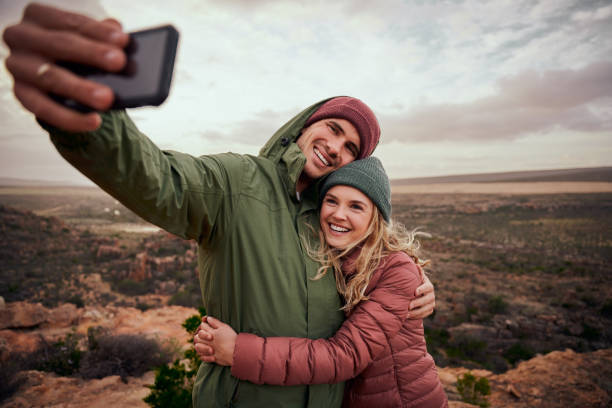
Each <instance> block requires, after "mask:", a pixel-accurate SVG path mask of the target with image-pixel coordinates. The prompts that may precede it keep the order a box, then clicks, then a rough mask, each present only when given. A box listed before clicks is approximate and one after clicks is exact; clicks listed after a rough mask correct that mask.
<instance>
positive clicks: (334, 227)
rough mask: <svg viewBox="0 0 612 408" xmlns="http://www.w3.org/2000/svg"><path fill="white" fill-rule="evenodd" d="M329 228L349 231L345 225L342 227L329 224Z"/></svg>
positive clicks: (337, 230)
mask: <svg viewBox="0 0 612 408" xmlns="http://www.w3.org/2000/svg"><path fill="white" fill-rule="evenodd" d="M329 228H331V229H332V230H334V231H336V232H348V228H343V227H340V226H338V225H334V224H329Z"/></svg>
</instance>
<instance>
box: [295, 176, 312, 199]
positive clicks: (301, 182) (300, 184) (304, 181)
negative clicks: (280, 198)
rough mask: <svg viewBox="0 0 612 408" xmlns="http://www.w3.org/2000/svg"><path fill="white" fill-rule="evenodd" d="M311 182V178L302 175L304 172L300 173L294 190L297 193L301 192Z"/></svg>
mask: <svg viewBox="0 0 612 408" xmlns="http://www.w3.org/2000/svg"><path fill="white" fill-rule="evenodd" d="M310 183H312V180H311V179H310V178H308V177H306V176H305V175H304V173H302V174H300V177H299V178H298V181H297V183H296V184H295V192H296V193H298V194H302V191H304V190H306V188H308V186H309V185H310Z"/></svg>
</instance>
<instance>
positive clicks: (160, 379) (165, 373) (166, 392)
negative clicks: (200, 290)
mask: <svg viewBox="0 0 612 408" xmlns="http://www.w3.org/2000/svg"><path fill="white" fill-rule="evenodd" d="M204 315H206V311H205V310H204V309H203V308H201V309H200V314H199V315H193V316H191V317H189V318H188V319H187V320H185V322H184V323H183V327H184V328H185V330H187V332H188V333H189V335H190V337H191V339H190V340H189V342H190V343H193V335H194V334H195V332H196V330H197V329H198V326H199V325H200V322H201V321H202V317H203V316H204ZM183 360H184V361H181V360H180V359H176V360H174V362H173V363H172V365H170V366H168V365H166V364H164V365H162V366H160V367H158V368H157V369H156V370H155V383H154V384H153V385H149V386H148V387H149V389H150V390H151V392H150V393H149V395H147V396H146V397H145V398H144V402H146V403H147V404H149V405H150V406H151V407H154V408H165V407H173V408H182V407H185V408H191V406H192V402H191V391H192V390H193V382H194V380H195V375H196V374H197V372H198V368H199V367H200V364H201V360H200V358H199V357H198V355H197V354H196V352H195V350H194V349H193V347H191V348H189V349H188V350H187V351H185V353H184V354H183ZM185 360H186V361H185Z"/></svg>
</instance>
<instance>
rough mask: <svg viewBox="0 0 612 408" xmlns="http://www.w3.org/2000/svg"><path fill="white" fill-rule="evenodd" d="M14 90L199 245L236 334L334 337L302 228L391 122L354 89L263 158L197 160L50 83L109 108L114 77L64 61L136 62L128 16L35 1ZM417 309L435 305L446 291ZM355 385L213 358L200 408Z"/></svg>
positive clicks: (216, 298)
mask: <svg viewBox="0 0 612 408" xmlns="http://www.w3.org/2000/svg"><path fill="white" fill-rule="evenodd" d="M4 40H5V42H6V43H7V45H8V46H9V48H10V50H11V54H10V55H9V57H8V58H7V60H6V66H7V68H8V69H9V71H10V72H11V74H12V75H13V77H14V79H15V87H14V93H15V96H16V97H17V99H18V100H19V101H20V102H21V103H22V104H23V106H24V107H25V108H26V109H27V110H29V111H31V112H32V113H34V115H35V116H36V117H37V119H38V120H39V121H40V122H41V124H42V125H43V127H44V128H45V129H47V130H48V131H49V133H50V135H51V140H52V141H53V143H54V144H55V146H56V148H57V149H58V151H59V152H60V154H61V155H62V156H63V157H64V158H65V159H66V160H67V161H69V162H70V163H71V164H72V165H74V166H75V167H76V168H77V169H79V170H80V171H81V172H82V173H83V174H85V175H86V176H87V177H89V178H90V179H92V180H93V181H94V182H96V183H97V184H98V185H99V186H100V187H101V188H103V189H104V190H106V191H107V192H108V193H110V194H111V195H113V196H114V197H115V198H117V199H118V200H120V201H121V202H122V203H123V204H124V205H126V206H127V207H128V208H130V209H131V210H133V211H134V212H135V213H137V214H139V215H140V216H142V217H143V218H145V219H146V220H148V221H150V222H152V223H154V224H156V225H159V226H160V227H162V228H164V229H166V230H167V231H169V232H172V233H174V234H176V235H178V236H181V237H183V238H186V239H194V240H196V241H197V242H198V244H199V258H198V267H199V272H200V284H201V288H202V296H203V299H204V305H205V306H206V309H207V311H208V312H209V313H211V314H212V315H214V316H215V317H218V318H220V319H222V320H224V321H226V322H227V323H228V324H230V325H231V326H232V327H233V328H234V329H235V330H237V331H241V332H252V333H255V334H259V335H262V336H297V337H309V338H320V337H329V336H331V335H332V334H333V333H334V332H335V331H336V330H337V329H338V327H339V326H340V324H341V322H342V319H343V314H342V313H341V312H340V311H339V308H340V305H341V303H340V299H339V297H338V294H337V293H336V289H335V284H334V281H333V277H331V276H328V277H327V278H325V279H321V280H317V281H313V280H312V279H310V278H312V277H313V276H314V275H315V274H316V272H317V267H318V265H317V264H316V263H315V262H314V261H313V260H312V259H310V257H309V256H308V255H307V254H306V253H305V251H304V249H303V248H302V245H301V241H300V236H301V235H303V234H305V233H306V232H307V231H308V224H310V225H318V224H317V220H316V214H315V212H316V204H317V180H318V179H320V178H321V177H322V176H324V175H325V174H328V173H329V172H331V171H333V170H335V169H337V168H339V167H341V166H343V165H345V164H347V163H349V162H351V161H353V160H355V159H356V158H362V157H366V156H368V155H369V154H371V153H372V151H373V150H374V148H375V147H376V144H377V142H378V138H379V135H380V130H379V126H378V122H377V120H376V117H375V116H374V114H373V113H372V111H371V110H370V109H369V108H368V107H367V106H366V105H365V104H363V102H361V101H359V100H358V99H355V98H349V97H340V98H332V99H330V100H327V101H322V102H319V103H317V104H315V105H313V106H311V107H309V108H306V109H305V110H304V111H302V112H301V113H300V114H298V115H297V116H296V117H294V118H293V119H292V120H290V121H289V122H287V123H286V124H285V125H284V126H283V127H281V128H280V129H279V130H278V131H277V132H276V133H275V134H274V136H272V138H271V139H270V140H269V141H268V143H267V144H266V145H265V146H264V148H263V149H262V150H261V152H260V155H259V156H257V157H255V156H248V155H238V154H231V153H226V154H219V155H210V156H202V157H193V156H190V155H187V154H183V153H178V152H170V151H161V150H160V149H159V148H157V146H155V145H154V144H153V143H152V142H151V141H150V140H149V139H148V138H147V137H146V136H144V135H143V134H142V133H140V132H139V131H138V129H137V128H136V126H135V125H134V124H133V122H132V121H131V120H130V118H129V117H128V116H127V114H126V113H125V112H123V111H113V112H106V113H104V114H97V113H89V114H82V113H79V112H75V111H72V110H70V109H68V108H65V107H63V106H61V105H58V104H57V103H55V102H54V101H53V100H51V99H50V98H49V97H48V96H47V92H53V93H57V94H60V95H61V96H64V97H68V98H71V99H74V100H77V101H78V102H80V103H82V104H85V105H88V106H91V107H93V108H95V109H100V110H104V109H106V108H108V107H109V106H110V105H111V104H112V98H113V95H112V91H111V90H110V89H108V88H107V87H105V86H103V85H99V84H95V83H92V82H89V81H86V80H84V79H82V78H79V77H77V76H75V75H73V74H72V73H70V72H68V71H66V70H64V69H62V68H61V67H59V66H56V65H54V64H53V62H54V61H56V60H70V61H73V62H79V63H84V64H89V65H94V66H97V67H100V68H103V69H107V70H120V69H121V67H122V66H123V64H125V55H124V54H123V51H122V48H123V46H125V44H126V43H127V41H128V37H127V35H126V34H125V33H123V32H122V31H121V28H120V25H119V23H118V22H116V21H114V20H105V21H102V22H97V21H95V20H92V19H90V18H88V17H85V16H82V15H78V14H73V13H68V12H65V11H61V10H57V9H54V8H50V7H46V6H41V5H30V6H28V7H27V8H26V10H25V13H24V18H23V20H22V22H21V23H19V24H17V25H15V26H12V27H9V28H7V29H6V30H5V32H4ZM420 290H421V291H423V292H427V295H426V296H424V297H422V298H420V299H418V301H417V302H416V304H415V306H416V307H417V309H416V310H415V311H414V317H416V318H422V317H424V316H426V315H428V314H429V313H431V311H432V310H433V306H434V301H433V288H432V286H431V284H427V285H424V286H423V287H422V288H420ZM342 388H343V387H342V384H335V385H325V384H324V385H316V386H297V387H273V386H258V385H255V384H252V383H248V382H238V380H237V379H235V378H233V377H232V376H231V375H230V372H229V370H227V369H226V368H224V367H219V366H216V365H208V364H203V365H202V366H201V368H200V371H199V372H198V377H197V380H196V383H195V386H194V394H193V399H194V406H196V407H204V406H207V407H209V406H210V407H222V406H229V405H230V404H231V405H232V406H237V407H252V406H253V407H254V406H266V407H274V406H279V407H286V406H291V407H294V406H308V407H333V406H340V403H341V400H342V394H343V389H342Z"/></svg>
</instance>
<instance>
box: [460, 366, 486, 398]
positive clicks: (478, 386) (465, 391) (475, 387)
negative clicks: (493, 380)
mask: <svg viewBox="0 0 612 408" xmlns="http://www.w3.org/2000/svg"><path fill="white" fill-rule="evenodd" d="M457 391H458V392H459V394H460V395H461V399H462V400H463V402H467V403H468V404H474V405H478V406H479V407H488V406H489V401H487V395H489V394H491V386H490V385H489V380H487V379H486V378H485V377H479V378H476V377H475V376H474V375H473V374H472V373H471V372H470V371H468V372H467V373H465V374H463V375H462V376H461V377H459V378H458V379H457Z"/></svg>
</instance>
